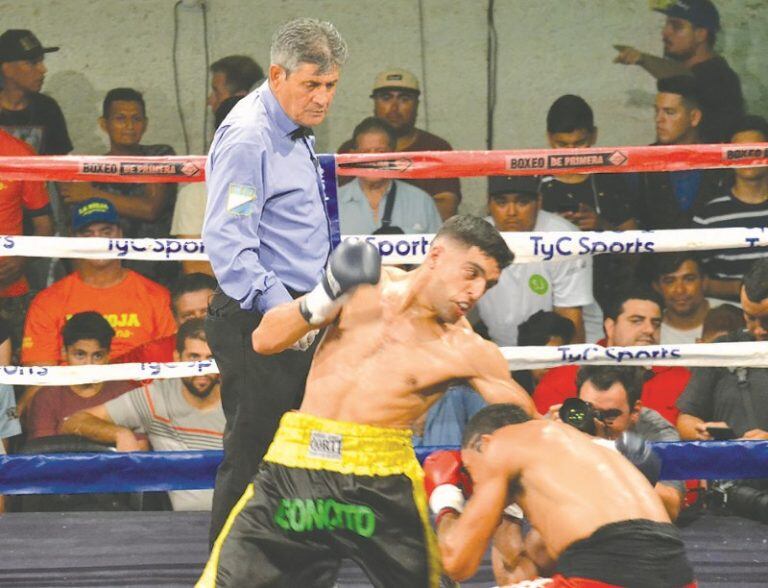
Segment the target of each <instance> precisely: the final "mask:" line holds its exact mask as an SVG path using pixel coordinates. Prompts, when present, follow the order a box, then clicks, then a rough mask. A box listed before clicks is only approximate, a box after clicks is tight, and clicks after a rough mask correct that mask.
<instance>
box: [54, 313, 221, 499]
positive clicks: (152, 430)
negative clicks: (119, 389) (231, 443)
mask: <svg viewBox="0 0 768 588" xmlns="http://www.w3.org/2000/svg"><path fill="white" fill-rule="evenodd" d="M212 358H213V354H212V353H211V350H210V348H209V347H208V341H207V340H206V337H205V328H204V321H203V319H190V320H188V321H187V322H185V323H184V324H182V325H181V327H179V333H178V336H177V339H176V351H175V352H174V359H175V361H207V360H210V359H212ZM61 432H62V433H64V434H70V435H80V436H81V437H86V438H88V439H92V440H94V441H98V442H100V443H108V444H114V445H115V447H116V448H117V450H118V451H146V450H147V449H148V446H147V443H146V441H144V440H143V439H141V438H138V437H137V436H136V433H145V434H146V435H147V437H148V439H149V444H150V445H151V446H152V449H153V450H154V451H187V450H206V449H221V448H222V439H223V436H224V412H223V411H222V409H221V396H220V390H219V376H218V374H213V375H199V376H193V377H191V378H173V379H168V380H154V381H153V382H152V383H151V384H149V385H146V384H145V385H143V386H142V387H140V388H135V389H134V390H131V391H129V392H126V393H125V394H123V395H122V396H119V397H117V398H115V399H113V400H110V401H109V402H105V403H104V404H100V405H99V406H95V407H93V408H88V409H86V410H82V411H80V412H77V413H75V414H73V415H72V416H71V417H69V418H68V419H67V420H66V421H64V424H63V425H62V427H61ZM169 496H170V499H171V504H172V505H173V510H211V501H212V500H213V490H174V491H172V492H169Z"/></svg>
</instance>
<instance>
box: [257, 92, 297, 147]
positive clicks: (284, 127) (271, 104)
mask: <svg viewBox="0 0 768 588" xmlns="http://www.w3.org/2000/svg"><path fill="white" fill-rule="evenodd" d="M263 92H264V108H266V110H267V115H269V118H271V119H272V120H273V121H274V122H275V125H276V126H277V129H278V130H279V131H280V132H281V133H282V134H283V135H284V136H286V137H287V136H289V135H290V134H291V133H293V132H294V131H295V130H296V128H297V127H298V126H300V125H298V124H296V123H295V122H293V121H292V120H291V119H290V117H289V116H288V115H287V114H286V113H285V110H283V107H282V106H280V103H279V102H278V101H277V98H275V95H274V94H273V93H272V88H270V87H269V82H264V88H263Z"/></svg>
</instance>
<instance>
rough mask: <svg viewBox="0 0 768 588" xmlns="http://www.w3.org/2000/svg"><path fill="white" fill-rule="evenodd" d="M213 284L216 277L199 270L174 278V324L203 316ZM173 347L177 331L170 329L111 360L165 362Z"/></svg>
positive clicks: (206, 309)
mask: <svg viewBox="0 0 768 588" xmlns="http://www.w3.org/2000/svg"><path fill="white" fill-rule="evenodd" d="M216 286H217V284H216V279H215V278H213V277H212V276H209V275H208V274H203V273H200V272H195V273H191V274H183V275H181V276H180V277H179V279H178V280H176V282H175V283H174V284H173V286H172V287H171V312H173V318H174V320H175V321H176V326H177V327H180V326H181V325H183V324H184V323H186V322H187V321H188V320H190V319H193V318H205V315H206V314H207V312H208V303H209V302H210V300H211V296H213V291H214V290H216ZM175 350H176V333H173V334H172V335H166V336H165V337H161V338H160V339H153V340H152V341H148V342H147V343H144V344H143V345H139V346H138V347H134V348H133V349H131V350H130V351H129V352H128V353H124V354H123V355H121V356H120V357H118V358H116V359H115V360H113V362H112V363H148V362H152V361H154V362H159V363H168V362H171V361H173V352H174V351H175Z"/></svg>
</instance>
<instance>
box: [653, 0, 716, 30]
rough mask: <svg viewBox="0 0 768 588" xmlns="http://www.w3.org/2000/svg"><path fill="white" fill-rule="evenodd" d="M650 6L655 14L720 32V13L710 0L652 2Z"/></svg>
mask: <svg viewBox="0 0 768 588" xmlns="http://www.w3.org/2000/svg"><path fill="white" fill-rule="evenodd" d="M651 4H652V6H653V9H654V10H655V11H656V12H661V13H662V14H666V15H667V16H671V17H672V18H682V19H683V20H687V21H689V22H690V23H691V24H693V25H694V26H697V27H700V28H703V29H709V30H710V31H719V30H720V13H719V12H718V11H717V7H715V5H714V4H713V3H712V2H711V0H672V1H670V0H652V2H651Z"/></svg>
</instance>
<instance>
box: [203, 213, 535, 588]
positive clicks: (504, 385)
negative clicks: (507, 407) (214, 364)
mask: <svg viewBox="0 0 768 588" xmlns="http://www.w3.org/2000/svg"><path fill="white" fill-rule="evenodd" d="M513 257H514V256H513V254H512V252H511V251H510V250H509V248H508V247H507V245H506V243H505V241H504V239H503V238H502V237H501V235H500V234H499V233H498V232H497V231H496V229H494V228H493V227H492V226H491V225H490V224H489V223H487V222H486V221H484V220H482V219H480V218H476V217H471V216H461V215H459V216H454V217H452V218H451V219H449V220H448V221H446V222H445V223H444V224H443V226H442V228H441V229H440V231H439V232H438V234H437V235H436V237H435V239H434V241H433V242H432V245H431V247H430V249H429V251H428V253H427V256H426V259H425V261H424V262H423V263H422V265H421V266H419V267H418V268H417V269H416V270H414V271H411V272H408V273H406V272H403V271H401V270H396V269H389V268H387V269H385V270H383V271H382V269H381V265H380V264H381V260H380V257H379V254H378V250H377V249H376V248H375V247H374V246H373V245H371V244H370V243H366V242H357V243H349V242H345V243H342V244H341V245H340V246H339V247H338V248H337V249H336V250H335V251H334V252H333V254H332V255H331V258H330V260H329V264H328V269H327V271H326V274H325V277H324V278H323V280H322V282H321V283H320V284H318V286H317V287H316V288H315V289H314V290H312V291H311V292H310V293H309V294H307V295H306V296H303V297H302V298H299V299H298V300H295V301H292V302H289V303H286V304H283V305H281V306H278V307H276V308H273V309H272V310H270V311H268V312H267V313H266V314H265V315H264V318H263V320H262V322H261V324H260V325H259V326H258V328H257V329H256V330H255V331H254V332H253V346H254V349H255V350H256V351H257V352H258V353H267V354H269V353H280V352H282V351H283V350H285V349H287V348H289V347H291V346H293V345H297V343H298V344H300V342H301V341H306V340H307V339H306V338H308V337H309V338H311V336H312V333H313V332H314V331H315V330H317V329H321V328H324V327H327V329H326V331H325V333H324V335H323V338H322V340H321V342H320V345H319V347H318V349H317V351H316V352H315V355H314V359H313V362H312V367H311V369H310V371H309V376H308V379H307V386H306V393H305V396H304V400H303V402H302V405H301V407H300V408H299V410H298V411H295V412H289V413H287V414H286V415H284V416H283V418H282V421H281V424H280V427H279V429H278V431H277V433H276V435H275V438H274V440H273V442H272V444H271V446H270V448H269V450H268V451H267V454H266V456H265V457H264V463H263V464H262V466H261V468H260V470H259V472H258V473H257V474H256V476H255V477H254V479H253V482H252V484H250V485H249V486H248V488H247V490H246V492H245V494H244V495H243V497H242V498H241V499H240V501H239V502H238V504H237V505H236V506H235V508H234V509H233V510H232V512H231V514H230V516H229V519H228V520H227V523H226V524H225V526H224V528H223V530H222V532H221V534H220V535H219V537H218V539H217V540H216V543H215V544H214V548H213V551H212V553H211V556H210V559H209V561H208V564H207V566H206V568H205V570H204V572H203V575H202V577H201V579H200V581H199V583H198V586H200V587H207V586H286V587H288V586H290V587H293V586H314V587H318V586H319V587H323V586H332V585H333V584H334V582H335V579H336V575H337V573H338V569H339V565H340V562H341V559H342V558H349V559H352V560H354V561H356V562H357V563H358V564H359V565H360V567H361V568H362V569H363V570H364V571H365V573H366V574H367V575H368V577H369V578H370V579H371V581H372V583H373V584H374V585H376V586H408V587H409V588H411V587H414V588H416V587H420V586H430V587H436V586H438V584H439V582H440V574H441V567H440V562H439V556H438V551H437V542H436V539H435V536H434V532H433V530H432V526H431V524H430V521H429V512H428V507H427V498H426V494H425V491H424V486H423V471H422V469H421V466H420V465H419V463H418V461H417V460H416V458H415V454H414V451H413V448H412V446H411V441H410V440H411V431H410V430H409V427H410V426H411V424H412V423H413V422H414V421H416V420H417V419H419V418H420V417H422V416H423V415H424V414H425V413H426V412H427V410H428V409H429V407H430V406H431V405H432V404H434V403H435V402H436V401H437V400H438V399H439V398H440V396H441V395H442V394H443V392H444V391H445V389H446V388H447V386H448V385H449V384H450V382H451V381H453V380H455V379H457V378H461V379H466V380H467V381H468V382H469V383H470V384H471V385H472V386H473V387H474V388H475V389H476V390H477V391H478V392H479V393H480V394H481V395H482V396H483V397H484V398H485V399H486V400H487V401H488V402H490V403H493V402H512V403H515V404H516V405H519V406H521V407H522V409H521V410H523V411H524V413H525V414H530V415H533V414H535V408H534V405H533V403H532V401H531V399H530V397H529V396H528V394H527V393H526V392H525V390H523V389H522V388H521V387H520V386H518V385H517V384H516V383H515V382H514V381H513V380H512V379H511V378H510V376H509V370H508V368H507V362H506V361H505V359H504V357H503V356H502V354H501V352H500V351H499V349H498V348H497V347H496V346H495V345H494V344H493V343H491V342H488V341H485V340H483V339H482V338H481V337H479V336H478V335H476V334H475V333H474V332H473V331H472V329H471V327H470V325H469V323H468V322H467V320H466V319H465V315H466V313H467V312H468V311H469V310H470V309H471V308H472V307H473V306H474V305H475V303H476V302H477V300H478V299H479V298H480V297H481V296H482V295H483V294H484V293H485V292H486V291H487V289H488V288H490V287H492V286H493V284H495V283H496V281H497V280H498V278H499V275H500V272H501V270H502V269H503V268H504V267H506V266H507V265H508V264H510V263H511V262H512V260H513ZM253 385H254V386H258V382H254V383H253Z"/></svg>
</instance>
